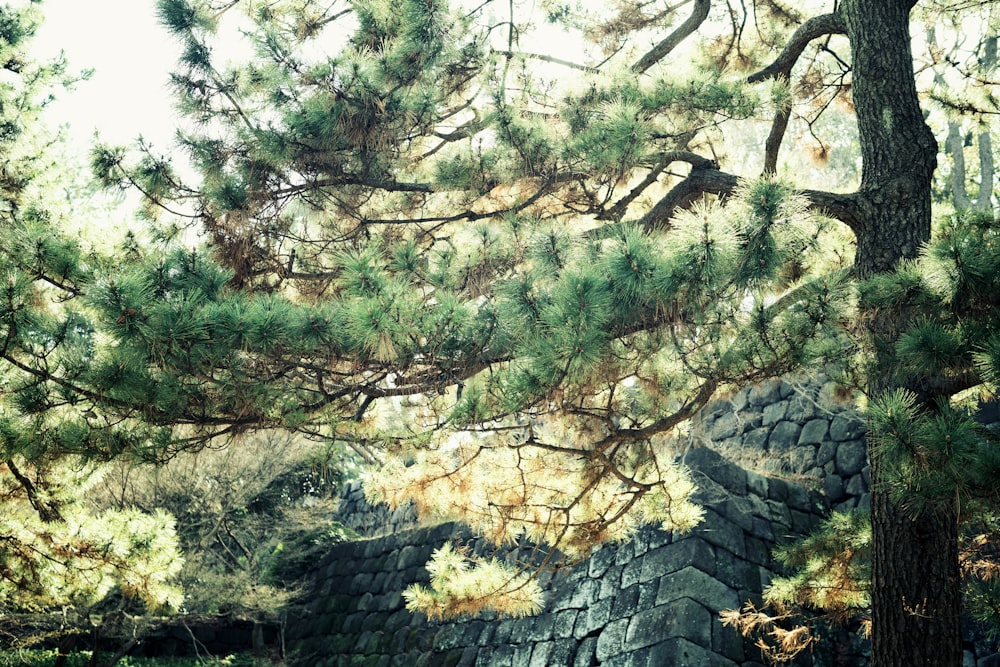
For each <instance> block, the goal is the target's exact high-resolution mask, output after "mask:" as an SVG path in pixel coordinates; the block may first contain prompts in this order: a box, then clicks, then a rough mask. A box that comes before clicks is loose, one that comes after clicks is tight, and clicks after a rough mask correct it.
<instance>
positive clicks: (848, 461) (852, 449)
mask: <svg viewBox="0 0 1000 667" xmlns="http://www.w3.org/2000/svg"><path fill="white" fill-rule="evenodd" d="M867 458H868V448H867V447H866V446H865V442H864V441H863V440H848V441H846V442H842V443H840V446H839V447H837V456H836V462H837V472H838V473H839V474H840V475H841V476H843V477H849V476H850V475H856V474H858V473H859V472H861V469H862V468H863V467H864V466H865V463H866V462H867Z"/></svg>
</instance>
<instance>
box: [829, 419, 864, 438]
mask: <svg viewBox="0 0 1000 667" xmlns="http://www.w3.org/2000/svg"><path fill="white" fill-rule="evenodd" d="M864 434H865V424H864V422H863V421H861V420H860V419H859V418H858V417H856V416H853V415H837V416H836V417H834V418H833V421H832V422H831V423H830V439H831V440H833V441H835V442H844V441H847V440H858V439H860V438H861V437H863V436H864Z"/></svg>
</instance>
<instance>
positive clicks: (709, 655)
mask: <svg viewBox="0 0 1000 667" xmlns="http://www.w3.org/2000/svg"><path fill="white" fill-rule="evenodd" d="M674 666H676V667H681V666H683V667H736V663H735V662H733V661H732V660H729V659H728V658H724V657H722V656H720V655H718V654H716V653H715V652H713V651H711V650H709V649H707V648H703V647H701V646H698V645H697V644H694V643H692V642H690V641H688V640H686V639H680V638H677V639H670V640H667V641H665V642H661V643H659V644H657V645H656V646H653V647H652V648H651V649H650V652H649V660H648V662H647V663H646V667H674Z"/></svg>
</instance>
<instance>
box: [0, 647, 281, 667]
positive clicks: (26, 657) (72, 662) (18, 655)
mask: <svg viewBox="0 0 1000 667" xmlns="http://www.w3.org/2000/svg"><path fill="white" fill-rule="evenodd" d="M108 657H110V656H106V657H103V659H101V658H99V659H98V664H104V660H107V659H108ZM90 659H91V653H90V651H80V652H77V653H73V654H72V655H70V656H69V658H68V659H67V660H66V663H65V665H66V667H87V666H88V665H89V664H90ZM55 662H56V651H55V649H52V650H48V651H40V650H19V651H7V652H2V653H0V667H52V665H54V664H55ZM274 664H277V663H274V662H272V661H270V660H267V659H264V658H255V657H253V656H251V655H229V656H226V657H204V658H174V657H160V658H135V657H131V656H125V657H124V658H122V659H121V660H120V661H118V662H117V663H115V667H207V666H219V667H264V666H265V665H267V666H270V665H274Z"/></svg>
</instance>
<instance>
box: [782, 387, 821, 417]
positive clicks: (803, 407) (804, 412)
mask: <svg viewBox="0 0 1000 667" xmlns="http://www.w3.org/2000/svg"><path fill="white" fill-rule="evenodd" d="M815 416H816V401H815V400H813V399H812V397H810V396H806V395H804V394H796V395H795V396H794V397H792V398H791V399H790V400H789V401H788V410H787V411H786V412H785V419H787V420H788V421H793V422H796V423H798V424H804V423H805V422H807V421H809V420H810V419H812V418H813V417H815Z"/></svg>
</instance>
